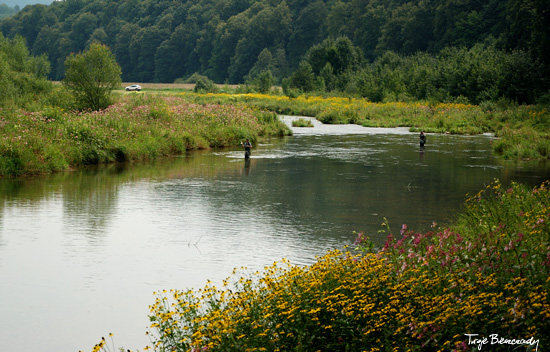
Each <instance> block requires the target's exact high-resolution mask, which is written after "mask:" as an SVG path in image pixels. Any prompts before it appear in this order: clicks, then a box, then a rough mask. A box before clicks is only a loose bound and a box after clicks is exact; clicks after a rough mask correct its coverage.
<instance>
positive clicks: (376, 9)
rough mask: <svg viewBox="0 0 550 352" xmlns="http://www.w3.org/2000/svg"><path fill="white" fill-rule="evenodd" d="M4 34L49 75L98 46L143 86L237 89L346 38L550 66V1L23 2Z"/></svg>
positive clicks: (375, 50) (374, 47)
mask: <svg viewBox="0 0 550 352" xmlns="http://www.w3.org/2000/svg"><path fill="white" fill-rule="evenodd" d="M0 29H1V31H2V34H3V35H4V36H5V37H8V38H13V37H14V36H15V35H17V34H19V35H21V36H23V37H24V38H26V40H27V45H28V46H29V48H30V50H31V54H32V55H41V54H47V56H48V58H49V61H50V62H51V64H52V70H51V74H50V76H51V77H50V78H52V79H61V78H62V77H63V69H64V67H63V63H64V61H65V58H66V57H67V55H69V54H70V53H71V52H79V51H82V50H84V49H85V48H86V47H87V46H88V45H89V43H90V42H92V41H99V42H102V43H105V44H107V45H108V46H109V47H110V48H111V50H112V51H113V52H114V54H115V56H116V59H117V61H118V63H119V64H120V65H121V67H122V71H123V77H122V78H123V80H124V81H138V82H173V81H174V80H175V79H177V78H180V77H186V76H189V75H191V74H193V73H195V72H198V73H200V74H203V75H206V76H208V77H209V78H210V79H212V80H214V81H215V82H219V83H223V82H228V83H241V82H243V80H244V77H245V76H247V75H248V74H249V72H250V70H251V69H252V68H253V67H254V65H255V64H257V63H258V60H268V61H269V67H270V68H271V70H272V72H273V74H274V75H275V78H276V79H278V80H280V79H281V78H283V77H287V76H288V75H289V74H290V73H291V72H292V71H294V70H295V69H296V68H297V67H298V64H299V63H300V61H301V60H302V58H303V56H304V54H305V53H306V52H307V51H308V49H309V48H311V47H312V46H313V45H315V44H319V43H321V42H322V41H323V40H324V39H325V38H328V37H332V38H338V37H342V36H345V37H347V38H349V39H350V40H351V42H352V43H353V45H355V46H356V47H358V48H360V49H361V50H362V52H363V55H364V57H365V58H366V59H367V60H371V61H372V60H374V59H375V58H377V57H378V56H380V55H381V54H383V53H384V52H386V51H388V50H391V51H394V52H396V53H398V54H401V55H407V54H414V53H418V52H428V53H431V54H437V53H438V52H439V51H440V50H442V49H444V48H445V47H448V46H460V47H465V48H470V47H472V46H473V45H474V44H475V43H486V44H487V43H489V44H491V45H492V46H493V47H495V48H497V49H506V50H515V49H520V50H524V51H526V52H528V54H529V55H530V56H531V57H532V58H534V59H538V60H539V61H541V62H542V63H544V64H545V67H549V66H550V62H549V61H548V60H550V9H549V7H548V0H484V1H479V0H424V1H413V0H410V1H407V0H285V1H281V0H181V1H177V0H62V1H56V2H53V3H52V4H51V5H34V6H27V7H26V8H24V9H23V10H22V11H20V12H19V13H17V14H16V15H15V16H11V17H9V18H6V19H4V20H2V22H0ZM265 49H267V50H265ZM260 53H262V55H260ZM546 73H548V72H546Z"/></svg>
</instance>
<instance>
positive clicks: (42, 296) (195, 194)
mask: <svg viewBox="0 0 550 352" xmlns="http://www.w3.org/2000/svg"><path fill="white" fill-rule="evenodd" d="M284 119H285V121H287V122H288V123H290V120H291V119H292V118H291V117H285V118H284ZM294 131H295V135H294V136H293V137H288V138H285V139H283V140H272V141H270V142H267V143H264V144H260V145H258V146H255V147H254V148H253V150H252V157H251V159H250V160H249V162H247V161H245V159H244V153H243V151H242V150H240V149H235V150H230V149H224V150H217V151H216V150H213V151H202V152H194V153H190V154H189V155H186V156H184V157H179V158H173V159H167V160H162V161H157V162H154V163H148V164H124V165H110V166H107V167H101V168H94V169H90V170H84V171H79V172H72V173H64V174H59V175H53V176H48V177H40V178H20V179H15V180H0V297H1V298H2V299H1V300H0V314H1V318H0V351H14V352H16V351H24V352H26V351H46V352H50V351H52V352H60V351H74V352H76V351H78V350H84V351H90V350H91V348H92V347H93V345H94V344H95V343H97V342H99V340H100V339H101V337H102V336H107V335H108V334H109V333H113V334H114V342H115V343H114V344H115V348H118V347H124V348H126V349H132V350H137V349H139V350H143V347H145V345H147V343H148V339H147V337H146V336H145V332H146V331H147V326H148V325H149V323H148V317H147V314H148V313H149V309H148V306H149V305H150V304H152V303H153V302H154V299H155V297H154V296H153V292H154V291H162V290H163V289H166V290H169V289H172V288H175V289H185V288H189V287H192V288H200V287H202V286H203V285H204V284H205V282H206V280H207V279H210V280H211V281H213V282H214V283H217V282H221V280H223V279H224V278H226V277H227V276H229V275H230V273H231V272H232V270H233V268H235V267H242V266H246V267H248V268H249V269H251V270H261V269H262V268H263V267H264V266H266V265H270V264H272V263H273V262H274V261H277V260H280V259H281V258H288V259H289V260H290V261H291V262H293V263H295V264H299V265H302V264H308V263H311V262H312V261H314V260H315V256H318V255H322V254H324V253H325V251H326V250H328V249H332V248H342V247H343V246H345V245H348V244H351V243H352V242H353V240H354V238H355V236H354V234H353V231H364V232H366V233H368V234H369V235H371V236H372V237H373V238H374V239H375V240H376V241H377V242H378V243H382V241H383V238H381V237H380V235H378V234H377V231H378V230H380V224H381V223H382V221H383V218H384V217H386V218H387V219H388V221H389V222H390V226H391V228H392V230H393V232H394V233H398V232H399V229H400V227H401V225H402V224H403V223H406V224H407V225H408V226H409V227H410V228H412V229H416V230H419V231H427V230H429V229H430V227H431V226H432V223H433V222H436V223H438V224H444V223H445V222H447V221H448V220H449V218H450V217H451V216H452V215H453V214H454V213H456V211H458V210H459V208H460V205H461V204H462V202H463V201H464V199H465V196H466V194H467V193H470V194H473V193H477V191H479V190H480V189H482V188H483V187H485V185H487V184H489V183H491V182H492V181H493V179H494V178H499V179H500V180H501V181H502V182H503V183H504V184H507V183H509V182H510V181H511V180H514V181H518V182H523V183H527V184H530V185H540V183H541V182H542V181H544V180H546V179H549V178H550V167H549V165H548V164H546V165H545V164H532V163H505V162H503V161H501V160H499V159H498V158H496V157H494V156H493V155H492V153H491V144H490V143H491V137H490V136H475V137H468V136H451V135H428V141H427V144H426V147H425V148H424V149H423V150H421V149H420V147H419V145H418V135H417V134H416V133H409V132H408V130H407V129H367V128H361V127H359V126H349V125H347V126H322V125H320V124H319V123H317V122H315V127H314V128H296V129H294Z"/></svg>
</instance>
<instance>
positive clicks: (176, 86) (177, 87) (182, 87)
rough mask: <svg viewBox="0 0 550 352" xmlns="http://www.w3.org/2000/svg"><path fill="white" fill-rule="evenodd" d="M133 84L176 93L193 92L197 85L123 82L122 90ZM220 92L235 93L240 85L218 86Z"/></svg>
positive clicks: (143, 87) (145, 88)
mask: <svg viewBox="0 0 550 352" xmlns="http://www.w3.org/2000/svg"><path fill="white" fill-rule="evenodd" d="M133 84H139V85H140V86H141V88H142V89H144V90H153V91H154V90H163V91H166V90H174V91H181V90H183V91H192V90H193V89H194V88H195V83H139V82H123V83H122V85H121V87H120V88H121V89H124V88H125V87H128V86H131V85H133ZM216 86H217V87H218V88H219V89H220V90H224V89H225V88H228V89H229V90H231V91H233V90H235V89H237V87H238V85H236V84H216Z"/></svg>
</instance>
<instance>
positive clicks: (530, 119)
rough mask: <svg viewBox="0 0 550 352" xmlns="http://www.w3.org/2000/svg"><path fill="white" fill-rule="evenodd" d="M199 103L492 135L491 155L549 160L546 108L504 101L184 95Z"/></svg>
mask: <svg viewBox="0 0 550 352" xmlns="http://www.w3.org/2000/svg"><path fill="white" fill-rule="evenodd" d="M182 96H183V97H184V99H188V100H189V101H193V102H200V103H208V102H210V103H212V102H214V103H220V104H232V103H245V104H247V105H251V106H255V107H257V108H262V109H267V110H270V111H275V112H277V113H278V114H282V115H295V116H312V117H316V118H317V119H318V120H320V121H321V122H323V123H337V124H347V123H354V124H359V125H362V126H365V127H398V126H406V127H410V128H411V130H412V131H419V130H421V129H423V130H424V131H426V132H428V133H452V134H471V135H474V134H481V133H492V134H494V135H495V137H497V139H495V140H494V141H493V150H494V151H495V152H496V153H497V154H499V155H502V156H503V157H504V158H507V159H548V158H550V110H549V109H548V107H547V105H518V104H516V103H513V102H510V101H508V100H506V99H502V100H497V101H494V102H484V103H482V104H480V105H472V104H464V103H438V102H429V101H423V102H421V101H415V102H380V103H375V102H371V101H368V100H365V99H360V98H349V97H336V96H319V95H307V94H302V95H299V96H297V97H295V98H291V97H288V96H285V95H281V94H278V95H274V94H271V95H269V94H257V93H250V94H224V93H209V94H198V95H191V94H183V95H182Z"/></svg>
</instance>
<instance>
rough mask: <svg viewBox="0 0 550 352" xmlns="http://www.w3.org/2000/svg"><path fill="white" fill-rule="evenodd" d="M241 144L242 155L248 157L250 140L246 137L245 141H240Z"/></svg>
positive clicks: (250, 145) (250, 146)
mask: <svg viewBox="0 0 550 352" xmlns="http://www.w3.org/2000/svg"><path fill="white" fill-rule="evenodd" d="M241 145H242V146H243V147H244V157H245V159H248V158H250V153H251V149H252V144H250V140H249V139H248V138H247V139H246V141H245V142H241Z"/></svg>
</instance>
